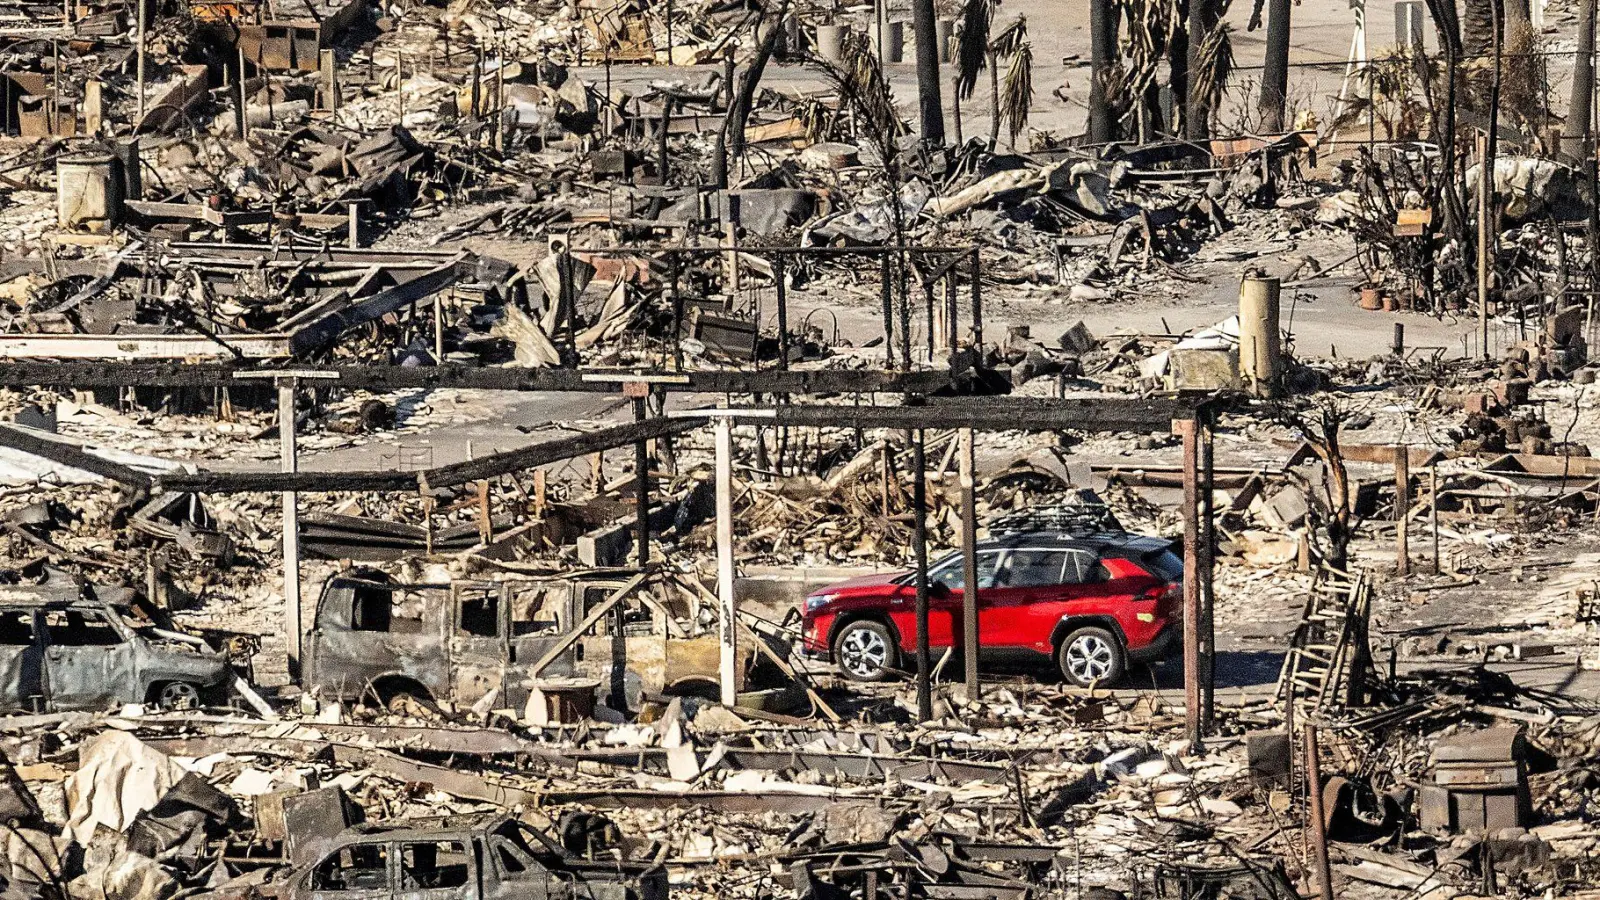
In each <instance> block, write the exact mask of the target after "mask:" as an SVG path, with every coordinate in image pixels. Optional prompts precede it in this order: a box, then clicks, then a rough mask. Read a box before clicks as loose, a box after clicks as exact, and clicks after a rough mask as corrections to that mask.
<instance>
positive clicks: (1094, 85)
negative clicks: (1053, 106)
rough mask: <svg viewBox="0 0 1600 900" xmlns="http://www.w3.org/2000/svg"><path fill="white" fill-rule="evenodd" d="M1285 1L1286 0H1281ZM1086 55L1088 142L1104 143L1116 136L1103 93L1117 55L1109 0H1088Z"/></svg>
mask: <svg viewBox="0 0 1600 900" xmlns="http://www.w3.org/2000/svg"><path fill="white" fill-rule="evenodd" d="M1285 2H1287V0H1285ZM1089 35H1090V58H1091V59H1092V61H1093V65H1092V66H1091V70H1092V71H1091V74H1090V76H1089V79H1090V80H1089V142H1090V143H1092V144H1106V143H1110V142H1111V141H1114V140H1116V139H1117V133H1116V128H1117V122H1116V118H1115V117H1113V116H1112V115H1111V101H1110V98H1109V97H1107V96H1106V82H1107V80H1108V79H1110V77H1111V71H1112V66H1113V65H1114V64H1115V62H1116V59H1117V7H1116V4H1115V3H1113V2H1112V0H1089Z"/></svg>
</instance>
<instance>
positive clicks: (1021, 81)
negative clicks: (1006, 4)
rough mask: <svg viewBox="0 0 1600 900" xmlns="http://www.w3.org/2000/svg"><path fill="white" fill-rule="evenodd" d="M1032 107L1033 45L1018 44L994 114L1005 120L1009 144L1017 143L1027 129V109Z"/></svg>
mask: <svg viewBox="0 0 1600 900" xmlns="http://www.w3.org/2000/svg"><path fill="white" fill-rule="evenodd" d="M1031 106H1033V45H1032V44H1028V43H1023V44H1019V45H1018V46H1017V49H1016V51H1015V52H1014V53H1012V54H1011V66H1010V68H1008V69H1006V78H1005V83H1004V85H1002V86H1001V88H1000V108H999V109H998V110H996V114H997V115H999V116H1001V117H1003V118H1004V119H1005V120H1006V128H1007V129H1008V130H1009V131H1010V134H1011V143H1012V144H1013V145H1015V144H1016V142H1017V137H1018V136H1019V135H1021V134H1022V130H1023V129H1024V128H1026V127H1028V109H1029V107H1031Z"/></svg>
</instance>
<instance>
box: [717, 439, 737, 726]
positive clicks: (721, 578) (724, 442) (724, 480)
mask: <svg viewBox="0 0 1600 900" xmlns="http://www.w3.org/2000/svg"><path fill="white" fill-rule="evenodd" d="M716 445H717V447H716V452H717V601H718V611H719V612H720V614H721V617H722V622H721V629H722V631H721V634H722V655H721V660H720V665H719V667H718V672H719V674H720V679H719V681H720V684H721V699H722V703H723V705H724V706H732V705H734V703H736V702H737V701H738V699H739V692H738V686H737V684H736V682H735V665H736V662H737V659H738V657H737V654H736V651H737V649H738V643H737V641H738V638H737V635H738V633H739V629H738V627H737V622H736V621H735V617H736V616H737V614H738V613H737V611H736V610H735V609H734V602H733V420H732V419H730V418H729V417H727V416H718V417H717V434H716Z"/></svg>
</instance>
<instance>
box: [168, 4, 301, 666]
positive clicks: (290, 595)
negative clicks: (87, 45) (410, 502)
mask: <svg viewBox="0 0 1600 900" xmlns="http://www.w3.org/2000/svg"><path fill="white" fill-rule="evenodd" d="M140 6H141V8H142V7H143V3H142V2H141V3H140ZM298 386H299V381H298V380H297V379H294V378H280V379H278V449H279V453H280V455H281V461H282V464H283V471H285V472H298V471H299V470H300V456H299V453H298V448H297V447H296V446H295V424H296V423H295V409H294V398H295V388H296V387H298ZM283 607H284V621H283V629H284V632H285V634H284V637H285V643H286V644H287V646H288V649H289V675H290V676H291V677H294V676H297V675H298V674H299V672H300V649H301V647H300V641H301V628H300V495H299V494H297V493H295V492H294V491H284V492H283Z"/></svg>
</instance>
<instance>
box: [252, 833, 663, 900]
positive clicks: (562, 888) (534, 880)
mask: <svg viewBox="0 0 1600 900" xmlns="http://www.w3.org/2000/svg"><path fill="white" fill-rule="evenodd" d="M278 896H279V897H280V898H282V900H356V898H360V900H383V898H390V897H392V898H407V900H410V898H428V900H665V898H666V896H667V872H666V870H665V869H664V868H662V867H660V866H656V865H652V864H648V863H640V862H631V861H625V860H620V859H599V860H588V859H584V858H582V857H580V856H577V855H575V854H573V853H570V852H569V851H567V850H566V849H565V848H563V847H561V846H560V845H558V844H556V843H555V842H554V841H552V840H551V839H550V838H548V837H546V836H545V835H544V834H543V833H542V832H540V831H539V830H537V829H535V828H531V827H529V826H527V825H525V824H523V823H522V822H519V821H517V820H515V819H511V818H508V817H505V816H487V817H486V816H464V817H456V818H447V819H436V820H416V821H411V822H405V823H390V824H367V825H357V826H355V827H354V828H351V829H349V830H348V831H345V832H344V833H343V834H341V835H340V836H339V837H337V838H335V839H334V840H333V842H332V843H331V845H330V846H329V849H328V850H327V851H326V852H325V853H323V854H322V855H320V856H319V857H318V858H317V860H316V861H315V862H311V863H308V864H306V865H304V866H301V867H300V868H298V869H296V870H295V871H294V872H292V873H291V874H290V875H289V880H288V882H287V883H286V884H285V885H284V888H283V890H281V891H279V892H278Z"/></svg>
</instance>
